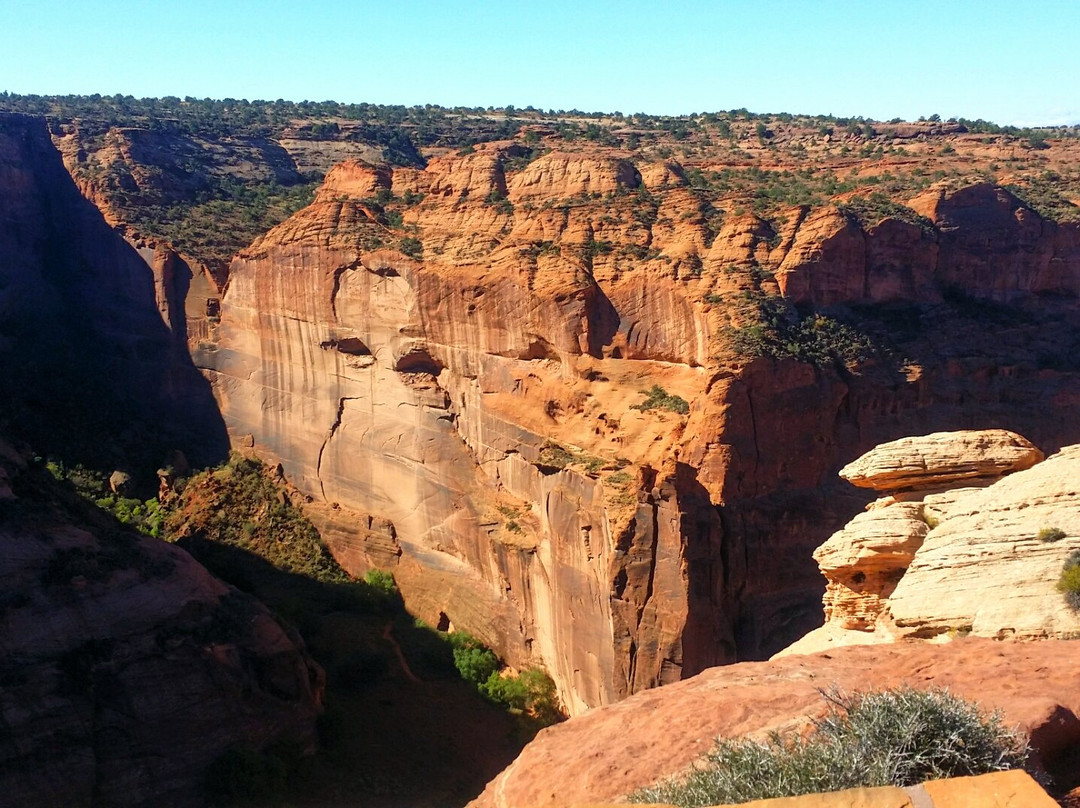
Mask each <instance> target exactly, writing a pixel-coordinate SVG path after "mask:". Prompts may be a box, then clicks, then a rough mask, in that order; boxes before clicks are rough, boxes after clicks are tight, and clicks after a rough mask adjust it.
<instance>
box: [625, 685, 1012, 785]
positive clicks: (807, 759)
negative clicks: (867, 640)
mask: <svg viewBox="0 0 1080 808" xmlns="http://www.w3.org/2000/svg"><path fill="white" fill-rule="evenodd" d="M823 695H824V696H825V698H826V700H827V701H828V702H829V710H828V712H827V713H826V715H825V716H824V717H823V718H821V719H818V720H817V721H815V722H814V726H813V730H812V732H811V733H810V734H809V735H807V736H805V737H802V736H798V735H796V736H794V737H790V738H784V737H781V736H780V735H777V734H773V735H772V736H771V738H770V739H769V741H768V742H766V743H760V742H758V741H752V740H747V739H720V740H719V741H718V742H717V744H716V747H715V748H714V749H713V751H712V752H710V753H709V754H708V755H707V756H706V758H705V760H704V761H703V762H702V764H701V765H700V766H699V767H698V768H696V769H695V770H694V771H693V772H692V773H691V774H690V776H689V777H688V778H686V779H685V780H681V781H675V780H672V781H667V782H663V783H660V784H658V785H656V786H653V787H652V788H647V789H643V790H641V791H638V792H637V793H635V794H633V795H631V797H630V799H631V802H664V803H672V804H674V805H679V806H699V805H716V804H719V803H741V802H748V801H750V800H756V799H768V798H772V797H783V796H797V795H799V794H811V793H818V792H824V791H839V790H842V789H845V788H855V787H859V786H884V785H896V786H909V785H914V784H916V783H920V782H923V781H924V780H929V779H934V778H941V777H957V776H964V775H973V774H983V773H986V772H993V771H1002V770H1005V769H1012V768H1018V767H1021V766H1023V765H1024V763H1025V762H1026V759H1027V745H1026V743H1024V741H1023V740H1022V739H1021V738H1020V736H1018V735H1017V734H1016V733H1014V732H1012V731H1010V730H1008V729H1006V728H1005V727H1003V726H1002V724H1001V719H1000V716H998V715H997V714H994V715H990V716H987V715H985V714H984V713H982V712H981V711H980V710H979V708H978V707H977V706H975V705H973V704H970V703H968V702H966V701H963V700H962V699H959V698H957V697H956V696H953V695H951V694H950V693H948V692H947V691H945V690H916V689H914V688H910V687H901V688H897V689H894V690H886V691H882V692H876V693H855V694H852V695H841V694H839V693H836V692H831V693H826V694H823Z"/></svg>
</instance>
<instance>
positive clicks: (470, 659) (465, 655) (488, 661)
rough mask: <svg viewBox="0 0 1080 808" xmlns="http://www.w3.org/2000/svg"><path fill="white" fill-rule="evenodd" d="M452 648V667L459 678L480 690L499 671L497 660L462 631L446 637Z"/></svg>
mask: <svg viewBox="0 0 1080 808" xmlns="http://www.w3.org/2000/svg"><path fill="white" fill-rule="evenodd" d="M447 639H449V641H450V645H452V646H453V648H454V667H455V668H457V671H458V673H459V674H461V678H462V679H464V680H465V681H466V682H470V683H472V684H473V685H476V687H477V688H480V687H481V686H482V685H483V684H484V683H485V682H486V681H487V680H488V678H489V677H490V676H491V675H492V674H494V673H496V671H498V670H499V668H500V667H501V665H500V664H499V658H498V657H497V656H495V652H494V651H492V650H491V649H490V648H488V647H487V646H485V645H484V644H483V643H481V642H480V640H478V639H476V637H474V636H472V635H471V634H469V633H467V632H464V631H454V632H451V633H450V634H448V635H447Z"/></svg>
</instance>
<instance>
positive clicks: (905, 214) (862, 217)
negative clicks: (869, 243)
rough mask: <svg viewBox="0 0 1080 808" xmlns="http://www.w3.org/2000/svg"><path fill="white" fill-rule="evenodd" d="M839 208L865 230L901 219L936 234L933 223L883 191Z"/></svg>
mask: <svg viewBox="0 0 1080 808" xmlns="http://www.w3.org/2000/svg"><path fill="white" fill-rule="evenodd" d="M837 207H838V209H839V210H840V212H841V213H842V214H844V215H845V216H846V217H848V218H849V219H851V220H853V221H855V222H857V223H858V224H859V225H860V226H861V227H862V228H863V229H867V228H870V227H873V226H874V225H876V224H877V223H878V222H880V221H881V220H882V219H899V220H900V221H902V222H907V223H908V224H913V225H916V226H917V227H920V228H922V231H923V232H924V233H926V234H927V235H928V236H930V237H933V236H934V234H935V232H936V231H935V228H934V223H933V222H932V221H930V220H929V219H927V218H926V217H925V216H920V215H919V214H918V213H916V212H915V211H913V210H912V209H911V208H909V207H907V206H906V205H901V204H899V203H897V202H894V201H893V200H891V199H890V198H889V197H888V196H887V195H886V194H884V193H883V192H881V191H874V192H873V193H872V194H870V195H869V196H856V197H852V198H851V199H849V200H848V201H847V202H844V203H843V204H841V205H838V206H837Z"/></svg>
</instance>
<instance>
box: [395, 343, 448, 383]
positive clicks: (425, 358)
mask: <svg viewBox="0 0 1080 808" xmlns="http://www.w3.org/2000/svg"><path fill="white" fill-rule="evenodd" d="M394 370H396V371H397V372H398V373H429V374H431V375H432V376H438V375H439V373H441V372H442V365H441V364H440V363H439V362H437V361H436V360H435V359H434V358H433V357H432V356H431V354H429V353H428V352H427V351H425V350H422V349H415V350H412V351H409V352H408V353H407V354H404V355H403V356H402V357H401V358H400V359H398V361H397V363H396V364H395V365H394Z"/></svg>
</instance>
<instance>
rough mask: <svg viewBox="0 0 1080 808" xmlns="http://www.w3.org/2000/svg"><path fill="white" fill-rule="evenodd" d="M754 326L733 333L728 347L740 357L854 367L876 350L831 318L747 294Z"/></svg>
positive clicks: (866, 339) (865, 338)
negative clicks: (802, 313)
mask: <svg viewBox="0 0 1080 808" xmlns="http://www.w3.org/2000/svg"><path fill="white" fill-rule="evenodd" d="M747 294H748V298H747V302H749V303H750V304H751V305H753V306H755V307H756V309H757V317H756V320H757V322H754V323H752V324H750V325H746V326H743V327H741V328H737V329H735V331H734V332H733V333H732V339H731V347H732V350H734V351H735V353H737V354H738V355H740V356H746V357H754V356H768V357H771V358H773V359H795V360H797V361H799V362H807V363H809V364H812V365H818V366H826V365H830V364H832V363H833V362H837V361H839V362H842V363H843V364H844V365H857V364H859V363H861V362H864V361H867V360H869V359H871V358H873V357H874V356H875V355H876V354H877V353H878V352H879V349H878V347H877V346H875V345H874V343H873V341H872V340H871V339H870V338H869V337H868V336H867V335H866V334H863V333H862V332H860V331H857V330H856V329H854V328H852V327H851V326H849V325H846V324H845V323H842V322H840V321H839V320H837V319H835V318H833V317H827V316H825V315H823V314H813V313H812V314H809V315H807V316H806V317H800V316H799V313H798V311H797V310H796V309H795V308H794V307H793V306H791V305H790V304H788V303H787V301H785V300H784V299H783V298H781V297H779V296H769V295H764V294H761V293H756V294H755V293H747Z"/></svg>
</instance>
